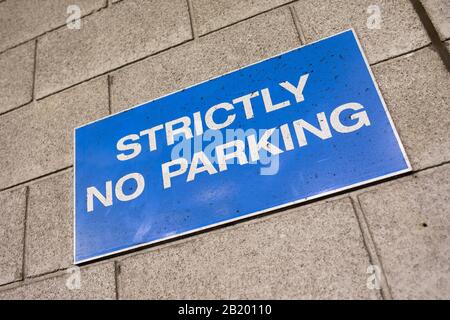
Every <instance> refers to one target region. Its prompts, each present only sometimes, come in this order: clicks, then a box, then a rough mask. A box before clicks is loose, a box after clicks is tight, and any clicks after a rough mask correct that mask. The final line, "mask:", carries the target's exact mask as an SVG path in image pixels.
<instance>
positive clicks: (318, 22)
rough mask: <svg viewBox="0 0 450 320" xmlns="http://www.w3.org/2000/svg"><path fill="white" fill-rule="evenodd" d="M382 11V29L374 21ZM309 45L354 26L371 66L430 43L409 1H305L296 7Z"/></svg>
mask: <svg viewBox="0 0 450 320" xmlns="http://www.w3.org/2000/svg"><path fill="white" fill-rule="evenodd" d="M375 5H376V6H378V8H379V9H380V15H379V17H380V18H381V20H380V28H379V29H376V28H375V29H371V28H369V27H368V26H370V27H373V26H375V24H373V23H372V21H376V20H375V19H374V18H373V17H374V14H376V13H375V12H374V11H370V12H368V10H370V9H369V6H375ZM295 9H296V12H297V14H298V17H299V20H300V25H301V28H302V30H303V33H304V36H305V39H306V41H307V42H312V41H315V40H319V39H321V38H324V37H327V36H330V35H333V34H335V33H337V32H340V31H343V30H345V29H348V28H350V27H353V28H355V30H356V33H357V35H358V37H359V38H360V41H361V45H362V47H363V49H364V51H365V53H366V55H367V58H368V60H369V62H370V63H375V62H378V61H380V60H385V59H387V58H390V57H393V56H397V55H400V54H402V53H405V52H408V51H411V50H413V49H417V48H419V47H421V46H424V45H426V44H428V43H429V42H430V41H429V39H428V36H427V34H426V32H425V30H424V29H423V26H422V24H421V22H420V20H419V17H418V16H417V14H416V12H415V11H414V9H413V7H412V5H411V3H410V2H409V1H408V0H396V1H393V0H375V1H374V0H361V1H346V0H303V1H298V2H296V4H295Z"/></svg>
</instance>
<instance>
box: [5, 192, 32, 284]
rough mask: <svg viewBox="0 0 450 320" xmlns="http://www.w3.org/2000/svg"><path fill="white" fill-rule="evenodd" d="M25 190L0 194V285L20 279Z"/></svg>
mask: <svg viewBox="0 0 450 320" xmlns="http://www.w3.org/2000/svg"><path fill="white" fill-rule="evenodd" d="M25 190H26V189H25V188H20V189H17V190H14V191H3V192H0V204H1V205H0V217H1V219H0V239H1V241H0V285H2V284H5V283H9V282H13V281H17V280H20V279H21V278H22V261H23V236H24V228H23V227H24V219H25V202H26V200H25V196H26V195H25V193H26V191H25Z"/></svg>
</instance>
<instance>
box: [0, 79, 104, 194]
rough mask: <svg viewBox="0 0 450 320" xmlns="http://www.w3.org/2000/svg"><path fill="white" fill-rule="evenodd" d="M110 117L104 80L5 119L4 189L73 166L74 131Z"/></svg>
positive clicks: (1, 129) (1, 148)
mask: <svg viewBox="0 0 450 320" xmlns="http://www.w3.org/2000/svg"><path fill="white" fill-rule="evenodd" d="M107 114H108V88H107V80H106V77H102V78H98V79H95V80H93V81H90V82H87V83H83V84H82V85H79V86H76V87H73V88H71V89H69V90H67V91H63V92H61V93H59V94H56V95H52V96H50V97H48V98H46V99H43V100H40V101H38V102H37V103H32V104H30V105H27V106H25V107H23V108H20V109H18V110H15V111H13V112H10V113H7V114H5V115H3V116H2V117H1V118H0V167H1V168H2V170H1V171H0V188H5V187H7V186H11V185H15V184H17V183H20V182H23V181H26V180H29V179H32V178H36V177H38V176H40V175H43V174H47V173H49V172H52V171H55V170H58V169H62V168H64V167H67V166H69V165H71V164H72V162H73V150H72V149H73V128H75V127H76V126H78V125H81V124H84V123H86V122H89V121H92V120H94V119H98V118H100V117H102V116H105V115H107Z"/></svg>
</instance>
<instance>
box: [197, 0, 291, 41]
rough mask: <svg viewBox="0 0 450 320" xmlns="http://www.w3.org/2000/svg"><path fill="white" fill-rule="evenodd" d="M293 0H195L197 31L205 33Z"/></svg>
mask: <svg viewBox="0 0 450 320" xmlns="http://www.w3.org/2000/svg"><path fill="white" fill-rule="evenodd" d="M290 1H291V0H259V1H257V4H258V5H255V1H253V0H231V1H230V0H215V1H211V0H193V1H192V6H193V8H194V10H193V11H194V12H193V16H194V21H195V25H196V30H197V33H199V34H205V33H208V32H211V31H213V30H216V29H219V28H222V27H225V26H227V25H230V24H232V23H235V22H237V21H240V20H244V19H246V18H248V17H251V16H254V15H256V14H258V13H261V12H264V11H266V10H269V9H271V8H274V7H277V6H280V5H283V4H285V3H288V2H290Z"/></svg>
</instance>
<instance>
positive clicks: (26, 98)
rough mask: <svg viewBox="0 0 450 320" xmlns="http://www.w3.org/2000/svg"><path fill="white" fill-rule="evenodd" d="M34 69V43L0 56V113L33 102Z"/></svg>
mask: <svg viewBox="0 0 450 320" xmlns="http://www.w3.org/2000/svg"><path fill="white" fill-rule="evenodd" d="M0 6H1V4H0ZM0 42H1V41H0ZM33 69H34V42H28V43H26V44H24V45H21V46H18V47H17V48H14V49H11V50H8V51H6V52H4V53H2V54H0V97H1V98H0V113H3V112H5V111H8V110H10V109H13V108H14V107H18V106H20V105H23V104H25V103H28V102H30V101H31V99H32V97H33V92H32V91H33Z"/></svg>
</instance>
